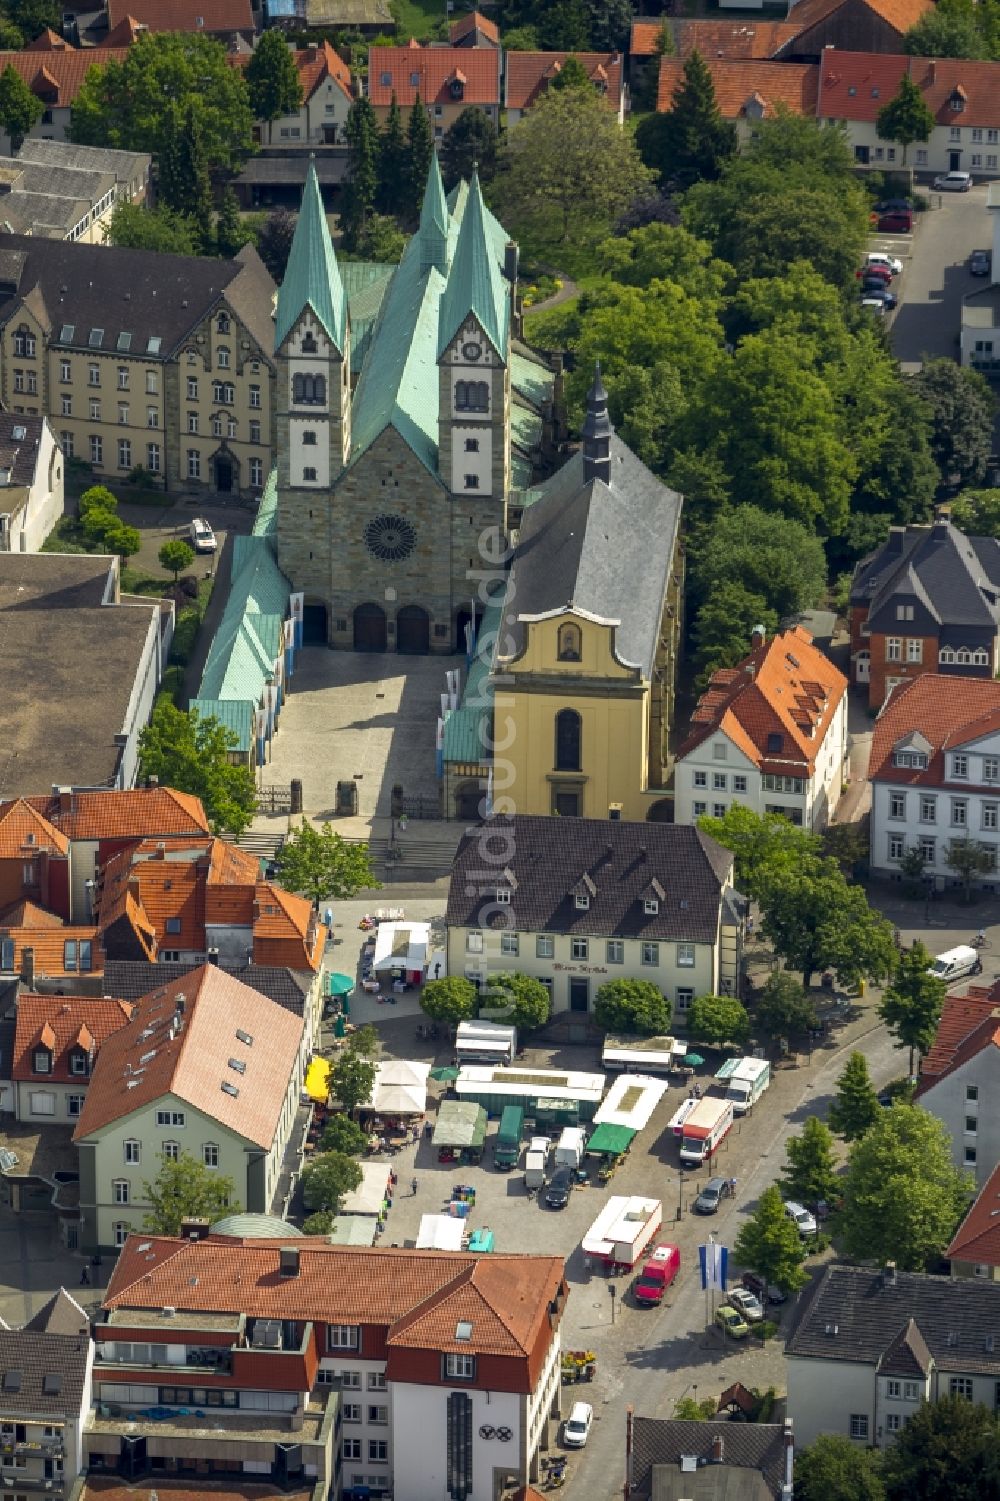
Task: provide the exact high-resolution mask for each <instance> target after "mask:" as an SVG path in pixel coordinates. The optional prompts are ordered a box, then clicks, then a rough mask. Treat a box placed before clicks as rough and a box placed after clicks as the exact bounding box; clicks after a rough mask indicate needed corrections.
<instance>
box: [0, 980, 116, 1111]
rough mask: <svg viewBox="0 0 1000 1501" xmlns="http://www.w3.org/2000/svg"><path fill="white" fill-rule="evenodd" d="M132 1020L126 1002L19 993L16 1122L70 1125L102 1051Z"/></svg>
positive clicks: (15, 1062) (80, 1106)
mask: <svg viewBox="0 0 1000 1501" xmlns="http://www.w3.org/2000/svg"><path fill="white" fill-rule="evenodd" d="M131 1015H132V1007H131V1006H130V1005H129V1004H128V1002H126V1001H114V1000H100V999H97V998H95V997H92V996H74V995H30V994H22V995H21V996H20V997H19V999H18V1005H17V1021H16V1027H15V1033H14V1061H13V1071H12V1076H13V1082H14V1114H15V1118H16V1119H17V1120H19V1121H24V1122H29V1121H31V1122H34V1123H35V1124H36V1125H60V1124H62V1125H66V1124H67V1123H68V1124H69V1125H71V1126H72V1125H75V1123H76V1122H77V1121H78V1120H79V1119H80V1115H81V1113H82V1111H83V1102H84V1100H85V1099H86V1095H87V1090H88V1088H89V1087H90V1081H91V1079H92V1077H93V1073H94V1067H95V1064H96V1061H97V1058H98V1055H99V1053H100V1050H101V1048H102V1047H103V1045H104V1043H105V1042H106V1041H107V1039H108V1038H109V1037H110V1036H111V1035H112V1034H113V1033H114V1032H117V1031H118V1030H119V1029H120V1028H121V1027H124V1026H125V1025H126V1023H127V1022H128V1020H129V1018H130V1017H131Z"/></svg>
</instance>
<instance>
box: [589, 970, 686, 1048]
mask: <svg viewBox="0 0 1000 1501" xmlns="http://www.w3.org/2000/svg"><path fill="white" fill-rule="evenodd" d="M594 1020H595V1021H596V1023H597V1025H598V1026H599V1027H603V1028H604V1030H605V1031H606V1032H624V1033H629V1032H634V1033H641V1034H643V1035H645V1036H647V1037H656V1036H662V1035H663V1034H664V1033H665V1032H666V1031H667V1029H668V1027H669V1026H670V1002H669V1001H668V1000H667V999H666V998H665V996H664V994H663V992H662V990H660V988H659V986H658V985H654V984H653V982H652V980H624V979H623V980H608V981H606V982H605V983H604V984H603V985H601V986H600V987H599V989H598V991H597V995H596V996H595V998H594Z"/></svg>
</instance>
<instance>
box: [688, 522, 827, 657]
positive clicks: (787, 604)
mask: <svg viewBox="0 0 1000 1501" xmlns="http://www.w3.org/2000/svg"><path fill="white" fill-rule="evenodd" d="M691 572H692V580H691V587H692V590H693V592H694V594H695V596H696V597H697V598H699V599H704V598H706V597H707V598H708V599H709V600H711V598H712V597H713V596H714V594H715V592H716V590H717V589H718V587H719V586H720V585H721V584H737V585H739V586H741V587H742V588H744V589H745V590H746V591H747V592H748V593H749V594H752V595H755V596H760V597H761V598H762V599H763V600H764V601H765V604H766V606H767V607H768V608H769V609H770V610H772V611H775V612H776V613H777V614H778V615H779V616H785V615H792V614H795V613H796V612H798V611H799V610H806V609H811V608H812V607H813V606H814V605H817V604H818V603H819V602H820V600H821V599H822V597H823V593H824V591H825V589H826V557H825V554H824V552H823V543H822V541H821V540H820V538H819V537H817V536H816V534H815V533H814V532H811V531H809V529H808V528H807V527H805V526H803V525H801V523H800V522H798V521H790V520H788V518H787V517H784V516H776V515H774V514H773V513H770V512H767V511H763V510H761V509H760V507H759V506H754V505H744V506H733V507H732V509H730V510H726V511H723V512H722V513H721V514H720V515H719V516H717V517H716V519H715V522H714V525H713V526H712V529H711V531H710V532H709V534H708V537H707V538H706V541H705V543H704V545H703V546H702V547H700V548H699V549H698V552H697V554H696V556H695V557H694V559H692V563H691ZM746 646H747V649H749V638H747V640H746ZM744 655H745V653H744Z"/></svg>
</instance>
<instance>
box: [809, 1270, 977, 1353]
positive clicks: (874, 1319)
mask: <svg viewBox="0 0 1000 1501" xmlns="http://www.w3.org/2000/svg"><path fill="white" fill-rule="evenodd" d="M911 1321H912V1325H913V1327H912V1328H911V1327H910V1325H911ZM828 1329H829V1330H830V1333H827V1330H828ZM834 1329H835V1330H836V1333H834V1332H833V1331H834ZM991 1333H993V1334H997V1333H1000V1283H995V1282H985V1281H980V1280H979V1279H977V1278H973V1277H968V1278H956V1279H955V1280H954V1281H953V1280H952V1279H951V1278H949V1277H930V1276H927V1275H926V1274H924V1273H922V1272H897V1273H896V1275H895V1281H894V1282H890V1281H889V1280H888V1279H887V1278H886V1277H885V1276H884V1275H883V1273H882V1272H881V1271H879V1270H873V1269H872V1268H871V1267H861V1266H842V1265H840V1264H838V1263H836V1262H834V1263H833V1264H832V1265H830V1266H827V1267H824V1269H823V1271H822V1273H821V1274H820V1276H819V1277H818V1278H817V1280H816V1282H815V1283H814V1284H813V1287H812V1288H811V1289H810V1290H809V1291H808V1292H807V1293H806V1294H805V1296H804V1297H803V1298H802V1300H801V1302H800V1304H799V1311H798V1317H797V1320H796V1325H795V1329H794V1331H793V1333H792V1335H791V1338H790V1339H789V1340H788V1343H787V1345H786V1347H785V1353H786V1354H787V1355H789V1356H796V1355H805V1356H816V1357H819V1358H821V1359H824V1360H852V1361H858V1362H861V1363H863V1364H868V1365H873V1366H879V1367H880V1368H882V1362H883V1361H885V1360H889V1361H890V1365H889V1366H887V1367H885V1368H886V1369H889V1370H890V1371H892V1372H893V1373H894V1372H895V1363H896V1362H897V1361H900V1362H901V1363H903V1364H905V1365H907V1366H909V1367H910V1368H912V1369H917V1370H919V1369H920V1365H921V1363H922V1362H924V1361H925V1359H926V1357H925V1356H924V1353H923V1352H924V1350H926V1352H927V1355H928V1356H929V1357H931V1358H932V1359H933V1360H934V1363H935V1364H936V1365H937V1366H938V1367H939V1368H940V1369H941V1370H944V1371H970V1372H980V1373H982V1374H985V1375H996V1376H997V1377H1000V1341H998V1342H997V1344H998V1348H997V1350H996V1351H995V1352H994V1351H988V1350H987V1349H986V1343H985V1341H986V1338H987V1336H988V1335H989V1334H991ZM904 1334H905V1335H906V1336H907V1341H906V1342H907V1344H908V1347H909V1353H908V1354H907V1355H905V1356H904V1355H903V1353H902V1343H901V1336H902V1335H904ZM790 1379H794V1376H792V1377H790Z"/></svg>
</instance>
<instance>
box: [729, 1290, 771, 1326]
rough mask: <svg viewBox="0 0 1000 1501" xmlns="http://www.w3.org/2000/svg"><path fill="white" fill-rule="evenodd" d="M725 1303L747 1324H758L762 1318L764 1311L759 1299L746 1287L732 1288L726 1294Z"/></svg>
mask: <svg viewBox="0 0 1000 1501" xmlns="http://www.w3.org/2000/svg"><path fill="white" fill-rule="evenodd" d="M726 1302H727V1303H728V1304H729V1305H730V1307H731V1308H735V1309H736V1310H737V1312H738V1313H741V1314H742V1315H743V1317H744V1318H745V1319H746V1321H747V1323H748V1324H759V1323H760V1321H761V1319H762V1318H763V1317H764V1309H763V1306H762V1305H761V1301H760V1299H759V1298H755V1297H754V1295H753V1293H752V1292H750V1290H749V1289H748V1288H746V1287H734V1288H733V1289H732V1291H731V1292H730V1293H728V1294H727V1297H726Z"/></svg>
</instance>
